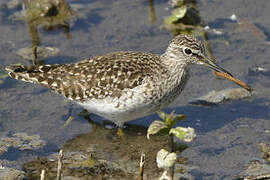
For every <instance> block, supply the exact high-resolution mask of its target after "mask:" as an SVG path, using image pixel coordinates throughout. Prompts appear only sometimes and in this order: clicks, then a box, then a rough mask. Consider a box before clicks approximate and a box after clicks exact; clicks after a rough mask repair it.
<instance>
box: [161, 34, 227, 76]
mask: <svg viewBox="0 0 270 180" xmlns="http://www.w3.org/2000/svg"><path fill="white" fill-rule="evenodd" d="M166 55H167V56H169V57H170V58H173V59H174V60H176V61H178V62H179V63H184V64H199V65H203V66H207V67H208V68H210V69H212V70H214V71H218V72H222V73H226V74H229V75H231V73H229V72H228V71H226V70H225V69H223V68H222V67H220V66H219V65H217V64H216V63H215V62H214V61H213V60H211V59H209V58H208V57H207V56H206V53H205V49H204V45H203V44H202V43H201V42H200V41H199V40H197V39H196V38H195V37H193V36H189V35H178V36H176V37H174V38H173V39H172V40H171V42H170V45H169V47H168V49H167V51H166ZM231 76H232V75H231Z"/></svg>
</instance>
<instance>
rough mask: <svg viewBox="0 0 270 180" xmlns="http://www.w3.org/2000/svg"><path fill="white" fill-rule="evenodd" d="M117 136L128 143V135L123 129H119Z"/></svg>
mask: <svg viewBox="0 0 270 180" xmlns="http://www.w3.org/2000/svg"><path fill="white" fill-rule="evenodd" d="M117 135H118V136H119V137H120V139H121V140H122V141H126V135H125V133H124V131H123V129H122V128H121V127H119V128H118V130H117Z"/></svg>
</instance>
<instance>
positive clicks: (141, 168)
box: [139, 152, 145, 180]
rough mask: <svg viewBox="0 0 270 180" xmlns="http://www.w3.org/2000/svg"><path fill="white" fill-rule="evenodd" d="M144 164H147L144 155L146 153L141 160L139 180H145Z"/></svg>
mask: <svg viewBox="0 0 270 180" xmlns="http://www.w3.org/2000/svg"><path fill="white" fill-rule="evenodd" d="M144 163H145V154H144V152H142V154H141V160H140V176H139V180H143V172H144Z"/></svg>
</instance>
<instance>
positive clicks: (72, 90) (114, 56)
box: [6, 52, 162, 101]
mask: <svg viewBox="0 0 270 180" xmlns="http://www.w3.org/2000/svg"><path fill="white" fill-rule="evenodd" d="M6 69H7V71H9V74H10V76H11V77H13V78H15V79H19V80H24V81H28V82H32V83H37V84H40V85H43V86H46V87H49V88H50V89H53V90H55V91H56V92H58V93H59V94H63V95H64V96H65V97H67V98H70V99H73V100H80V101H84V100H87V99H89V98H95V99H102V98H104V97H107V96H112V97H120V96H121V92H122V90H123V89H125V88H134V87H136V86H139V85H141V84H142V83H143V80H144V79H145V77H148V78H153V77H154V76H157V75H159V74H160V73H162V72H161V69H162V68H161V63H160V59H159V56H157V55H153V54H148V53H139V52H115V53H110V54H107V55H103V56H96V57H93V58H90V59H86V60H83V61H81V62H78V63H72V64H65V65H59V64H56V65H42V66H15V67H8V68H6Z"/></svg>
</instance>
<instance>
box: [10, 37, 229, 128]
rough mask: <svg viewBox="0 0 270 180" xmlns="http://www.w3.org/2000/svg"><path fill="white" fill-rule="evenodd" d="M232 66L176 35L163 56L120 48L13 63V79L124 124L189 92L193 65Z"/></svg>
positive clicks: (219, 69)
mask: <svg viewBox="0 0 270 180" xmlns="http://www.w3.org/2000/svg"><path fill="white" fill-rule="evenodd" d="M193 64H198V65H203V66H206V67H208V68H210V69H212V70H214V71H217V72H222V73H226V74H228V75H230V76H232V75H231V74H230V73H229V72H228V71H227V70H225V69H223V68H222V67H220V66H219V65H217V64H216V63H215V61H214V60H212V59H210V58H208V57H207V55H206V53H205V48H204V44H203V43H202V42H201V41H199V40H198V39H197V38H195V37H194V36H192V35H178V36H175V37H174V38H173V39H172V40H171V41H170V43H169V46H168V48H167V49H166V50H165V52H164V53H163V54H162V55H157V54H151V53H146V52H135V51H119V52H112V53H108V54H105V55H98V56H94V57H91V58H87V59H84V60H82V61H79V62H75V63H69V64H44V65H28V66H25V65H17V66H8V67H6V70H7V71H8V74H9V76H10V77H12V78H14V79H17V80H22V81H26V82H30V83H34V84H38V85H42V86H45V87H47V88H49V89H51V90H52V91H54V92H56V93H58V94H61V95H63V96H64V97H65V98H68V99H70V100H71V101H73V102H75V103H77V104H78V105H80V106H82V107H83V108H84V109H86V110H87V111H88V112H89V113H94V114H97V115H99V116H102V117H103V118H105V119H107V120H110V121H112V122H113V123H115V124H116V125H117V126H118V127H120V128H121V127H122V126H123V125H124V123H126V122H128V121H131V120H134V119H138V118H142V117H145V116H148V115H151V114H154V113H155V112H157V111H160V110H162V109H163V108H165V107H166V106H168V105H169V104H170V103H172V102H173V101H174V100H175V99H176V98H177V97H178V96H179V95H180V94H181V92H182V91H183V89H184V87H185V85H186V83H187V81H188V79H189V69H190V67H192V66H191V65H193Z"/></svg>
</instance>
